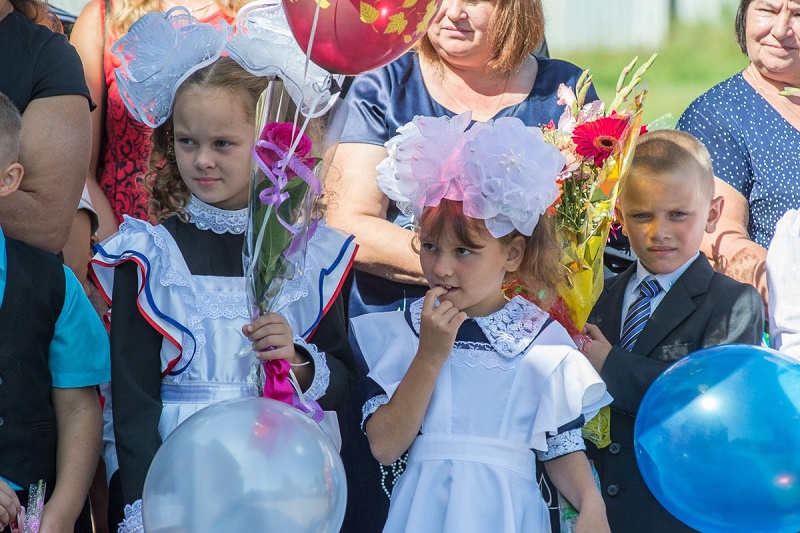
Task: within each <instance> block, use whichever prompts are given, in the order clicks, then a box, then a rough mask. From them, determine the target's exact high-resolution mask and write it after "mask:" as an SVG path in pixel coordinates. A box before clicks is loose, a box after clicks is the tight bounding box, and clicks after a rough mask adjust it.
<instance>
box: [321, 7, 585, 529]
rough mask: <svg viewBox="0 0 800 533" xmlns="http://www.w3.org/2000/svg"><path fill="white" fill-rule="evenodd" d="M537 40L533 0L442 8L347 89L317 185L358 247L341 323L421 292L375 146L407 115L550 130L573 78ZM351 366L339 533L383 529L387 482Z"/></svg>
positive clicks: (539, 22)
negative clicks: (412, 41)
mask: <svg viewBox="0 0 800 533" xmlns="http://www.w3.org/2000/svg"><path fill="white" fill-rule="evenodd" d="M543 37H544V15H543V12H542V4H541V1H540V0H533V1H532V0H467V1H465V0H444V1H443V3H442V5H441V7H440V9H439V11H438V12H437V13H436V14H435V15H434V17H433V19H432V21H431V24H430V27H429V29H428V32H427V35H426V36H424V37H423V39H422V40H421V41H420V43H418V45H417V46H416V49H415V50H414V51H412V52H409V53H408V54H406V55H404V56H402V57H401V58H399V59H398V60H397V61H395V62H393V63H391V64H389V65H387V66H385V67H382V68H380V69H378V70H375V71H373V72H369V73H366V74H363V75H361V76H358V77H357V78H356V79H355V81H354V82H353V84H352V86H351V87H350V89H349V91H348V94H347V101H348V103H349V107H350V110H349V115H348V119H347V124H346V126H345V129H344V133H343V135H342V139H341V140H342V144H340V145H339V148H338V149H337V151H336V156H335V159H334V163H333V168H332V170H331V172H330V174H329V176H328V180H327V183H326V200H327V214H328V221H329V223H330V225H332V226H335V227H339V228H341V229H343V230H345V231H347V232H349V233H352V234H354V235H355V236H356V241H357V242H358V243H359V245H360V249H359V252H358V256H357V257H356V262H355V267H356V268H355V270H356V272H355V276H354V282H353V287H352V290H351V296H350V301H349V313H350V316H358V315H361V314H363V313H369V312H378V311H385V310H396V309H402V308H404V307H405V306H406V305H407V303H408V302H410V301H412V300H415V299H417V298H419V297H421V296H422V295H424V292H425V290H426V288H427V285H426V284H425V280H424V278H423V276H422V271H421V269H420V266H419V257H418V256H417V255H416V254H415V253H414V251H413V249H412V246H411V241H412V236H413V233H412V231H411V225H412V221H411V220H408V219H407V218H405V217H404V216H403V215H402V213H400V212H399V211H398V210H397V209H396V207H395V206H394V205H393V204H390V202H389V200H388V198H387V197H386V196H385V195H384V194H383V193H382V192H380V191H379V190H378V188H377V186H376V181H375V179H376V176H377V172H376V170H375V167H376V166H377V164H378V163H379V162H380V161H381V160H383V159H384V158H385V157H386V155H387V152H386V148H384V143H385V142H386V141H388V140H389V139H390V138H391V137H392V136H394V135H395V133H396V131H397V128H398V127H400V126H402V125H403V124H406V123H407V122H410V121H411V119H412V118H413V117H414V116H415V115H427V116H451V117H452V116H454V115H456V114H459V113H462V112H464V111H467V110H471V111H472V118H473V120H476V121H488V120H491V119H495V118H499V117H505V116H515V117H519V118H521V119H522V120H523V121H524V122H525V123H526V124H528V125H530V126H538V125H540V124H544V123H547V122H549V121H551V120H553V121H558V117H559V116H560V115H561V113H562V111H563V106H561V105H559V104H558V103H557V102H558V97H557V95H556V91H557V90H558V87H559V85H560V84H561V83H564V84H566V85H569V86H572V87H574V86H575V83H576V81H577V79H578V77H579V76H580V74H581V69H579V68H578V67H576V66H575V65H572V64H570V63H567V62H565V61H560V60H552V59H547V58H542V57H536V56H534V55H533V54H532V53H533V52H534V50H536V48H537V46H539V45H540V43H541V42H542V40H543ZM592 98H596V95H594V94H592V95H590V97H589V99H592ZM357 357H358V355H357ZM360 363H361V368H360V369H359V372H360V374H361V378H362V380H361V383H360V384H359V387H358V388H357V389H356V390H355V391H354V392H353V394H352V395H351V397H352V400H351V402H350V405H349V406H348V409H347V410H346V411H345V412H344V413H341V419H340V425H341V427H342V434H343V440H344V442H343V447H342V457H343V460H344V462H345V468H346V471H347V476H348V494H349V495H350V496H349V498H348V512H347V515H346V517H345V522H344V527H343V529H342V530H343V531H345V532H359V533H360V532H372V531H380V529H381V528H382V525H383V522H384V520H385V518H386V512H387V510H388V503H389V500H388V497H387V496H388V489H390V485H391V481H392V480H391V477H392V475H391V473H389V472H385V471H384V472H383V473H382V472H381V470H380V468H379V464H378V462H377V461H375V460H374V459H373V458H372V456H371V454H370V451H369V447H368V445H367V442H366V438H364V437H363V434H362V433H361V430H360V427H359V425H360V422H361V405H362V404H363V401H364V400H365V399H366V397H367V396H366V390H365V386H366V385H365V383H364V381H365V376H366V365H365V364H364V363H363V360H362V361H361V362H360ZM382 484H383V485H384V487H382V486H381V485H382ZM384 489H386V490H384Z"/></svg>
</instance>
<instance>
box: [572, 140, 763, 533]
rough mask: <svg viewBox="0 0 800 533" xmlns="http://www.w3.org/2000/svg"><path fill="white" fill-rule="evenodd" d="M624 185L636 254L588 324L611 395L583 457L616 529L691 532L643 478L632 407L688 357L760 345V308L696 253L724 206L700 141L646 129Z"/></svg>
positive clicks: (745, 288) (751, 292) (623, 203)
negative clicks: (605, 434) (605, 428)
mask: <svg viewBox="0 0 800 533" xmlns="http://www.w3.org/2000/svg"><path fill="white" fill-rule="evenodd" d="M620 185H621V190H620V196H619V206H618V209H617V212H618V215H619V217H620V219H621V221H622V224H623V231H624V233H625V235H627V236H628V239H629V240H630V243H631V246H632V248H633V251H634V252H635V253H636V256H637V257H638V260H637V262H636V263H634V264H633V265H631V266H630V267H629V268H628V269H627V270H626V271H625V272H623V273H621V274H619V275H618V276H616V277H614V278H611V279H610V280H607V281H606V287H605V289H604V290H603V293H602V294H601V295H600V298H599V300H598V301H597V304H596V305H595V307H594V309H593V311H592V314H591V316H590V317H589V322H590V323H589V324H587V326H586V331H587V333H588V334H589V335H590V336H591V338H592V343H591V348H590V350H589V353H588V355H587V357H588V358H589V360H590V361H591V362H592V364H593V365H594V367H595V368H596V369H597V371H598V372H599V373H600V375H601V376H602V377H603V379H604V380H605V382H606V384H607V385H608V392H609V393H610V394H611V395H612V396H613V397H614V401H613V403H612V404H611V406H610V407H611V415H610V440H611V442H610V444H609V445H608V446H604V447H603V448H598V447H597V446H595V445H594V444H592V443H590V442H587V450H586V453H587V455H588V456H589V459H591V460H592V461H593V462H594V465H595V468H596V469H597V472H598V474H599V476H600V482H601V491H602V493H603V499H604V500H605V503H606V509H607V513H608V520H609V524H610V525H611V530H612V531H620V532H628V531H647V532H648V533H656V532H665V533H667V532H668V533H676V532H680V531H692V530H691V529H690V528H688V527H687V526H686V525H684V524H683V523H681V522H680V521H678V520H677V519H676V518H674V517H673V516H672V515H670V514H669V513H668V512H667V511H666V509H664V508H663V507H662V506H661V505H660V504H659V503H658V502H657V501H656V499H655V498H654V497H653V495H652V494H651V493H650V491H649V490H648V489H647V486H646V485H645V483H644V480H643V479H642V476H641V473H640V472H639V468H638V466H637V464H636V459H635V456H634V452H633V427H634V422H635V417H636V413H637V411H638V409H639V405H640V403H641V401H642V398H643V396H644V394H645V392H646V391H647V389H648V387H649V386H650V384H651V383H652V382H653V381H654V380H655V379H656V377H658V375H659V374H661V372H663V371H664V370H666V369H667V368H668V367H669V366H670V365H671V364H672V363H674V362H675V361H677V360H679V359H681V358H682V357H684V356H686V355H688V354H690V353H691V352H694V351H695V350H699V349H701V348H705V347H708V346H714V345H717V344H732V343H745V344H759V343H760V341H761V338H762V334H763V328H764V308H763V304H762V300H761V297H760V296H759V293H758V291H756V289H755V288H753V287H752V286H750V285H746V284H743V283H739V282H737V281H734V280H733V279H731V278H729V277H727V276H725V275H723V274H719V273H717V272H714V270H713V269H712V268H711V266H710V265H709V262H708V259H707V258H706V257H705V255H703V254H702V253H701V252H699V251H698V250H699V247H700V242H701V241H702V239H703V234H704V233H705V232H709V233H711V232H712V231H714V228H715V227H716V224H717V221H718V220H719V217H720V214H721V212H722V207H723V198H722V197H721V196H720V197H716V198H715V197H714V174H713V170H712V167H711V158H710V156H709V154H708V151H707V150H706V148H705V147H704V146H703V145H702V143H700V141H698V140H697V139H696V138H694V137H693V136H691V135H690V134H687V133H684V132H680V131H671V130H659V131H654V132H651V133H647V134H646V135H644V136H642V138H641V140H640V142H639V144H638V145H637V148H636V153H635V155H634V159H633V162H632V164H631V168H630V171H629V173H628V174H627V176H626V177H625V179H624V181H623V182H622V183H621V184H620ZM675 453H680V450H675ZM666 475H669V473H666ZM698 476H702V472H698ZM680 482H682V483H691V480H681V481H680Z"/></svg>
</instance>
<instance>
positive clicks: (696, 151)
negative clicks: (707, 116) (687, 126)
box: [620, 130, 714, 201]
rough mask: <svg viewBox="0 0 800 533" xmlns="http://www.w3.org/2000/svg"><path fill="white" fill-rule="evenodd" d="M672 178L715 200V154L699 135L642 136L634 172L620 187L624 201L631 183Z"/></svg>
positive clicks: (663, 133) (668, 132) (675, 132)
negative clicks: (712, 160)
mask: <svg viewBox="0 0 800 533" xmlns="http://www.w3.org/2000/svg"><path fill="white" fill-rule="evenodd" d="M639 179H661V180H663V179H671V180H676V181H679V182H681V183H682V184H683V185H690V186H691V187H692V188H696V190H697V191H698V192H700V193H701V194H702V195H703V197H704V198H705V199H707V200H709V201H710V200H711V199H712V198H713V197H714V167H713V166H712V164H711V155H710V154H709V153H708V150H707V149H706V147H705V146H704V145H703V143H702V142H700V141H699V140H698V139H697V138H696V137H695V136H693V135H691V134H689V133H686V132H685V131H678V130H656V131H652V132H649V133H646V134H644V135H642V136H641V137H640V139H639V143H638V144H637V145H636V152H635V154H634V156H633V162H632V163H631V167H630V170H629V171H628V173H627V174H626V176H625V178H624V179H623V181H622V183H621V184H620V199H623V201H624V196H625V185H626V183H628V182H630V181H631V180H639Z"/></svg>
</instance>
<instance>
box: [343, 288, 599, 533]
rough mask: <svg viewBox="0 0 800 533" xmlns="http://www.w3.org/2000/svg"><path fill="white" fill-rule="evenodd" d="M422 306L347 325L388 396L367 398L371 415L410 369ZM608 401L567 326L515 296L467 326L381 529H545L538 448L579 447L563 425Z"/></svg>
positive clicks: (551, 452)
mask: <svg viewBox="0 0 800 533" xmlns="http://www.w3.org/2000/svg"><path fill="white" fill-rule="evenodd" d="M421 309H422V300H418V301H416V302H414V303H413V304H412V305H411V306H410V308H409V310H408V311H406V312H402V311H395V312H388V313H375V314H369V315H363V316H361V317H358V318H355V319H353V320H352V323H353V332H354V334H355V337H356V339H357V341H358V344H359V346H360V347H361V349H362V351H363V353H364V357H365V359H366V361H367V364H368V365H369V368H370V372H369V377H370V378H372V379H373V380H374V381H375V382H376V383H377V384H378V385H379V386H380V387H381V388H382V389H383V391H385V395H382V394H378V395H376V396H375V397H374V398H372V399H371V400H370V401H368V402H367V404H366V405H365V408H364V415H365V417H368V416H369V415H370V414H371V413H372V412H374V411H375V410H376V409H377V408H378V407H379V406H380V405H382V404H383V403H386V402H388V401H389V398H391V396H392V394H394V391H395V390H396V389H397V386H398V385H399V383H400V380H401V379H402V378H403V376H404V375H405V373H406V371H407V370H408V367H409V365H410V364H411V361H412V360H413V358H414V356H415V354H416V351H417V347H418V345H419V325H420V313H421ZM610 402H611V397H610V396H609V395H608V393H607V392H606V387H605V384H604V383H603V381H602V380H601V378H600V376H599V375H598V374H597V372H595V370H594V369H593V368H592V366H591V365H590V364H589V362H588V361H587V359H586V358H585V357H584V356H583V354H581V353H580V352H578V351H577V350H576V349H575V345H574V343H573V342H572V340H571V339H570V337H569V335H568V334H567V332H566V331H565V330H564V328H563V327H561V326H560V325H559V324H558V323H556V322H552V321H549V320H548V316H547V314H546V313H544V312H543V311H542V310H541V309H539V308H538V307H537V306H535V305H534V304H532V303H530V302H528V301H526V300H524V299H522V298H520V297H515V298H514V299H512V300H511V301H510V302H508V303H507V304H506V305H505V307H503V309H501V310H500V311H498V312H497V313H494V314H492V315H489V316H487V317H480V318H477V319H475V320H468V321H467V322H465V323H464V325H463V326H462V327H461V329H460V330H459V333H458V336H457V338H456V343H455V346H454V349H453V352H452V353H451V355H450V358H449V359H448V361H447V362H445V364H444V365H443V366H442V369H441V370H440V372H439V376H438V379H437V382H436V387H435V389H434V392H433V396H432V398H431V401H430V404H429V406H428V409H427V412H426V414H425V417H424V419H423V422H422V428H421V434H420V435H419V436H417V438H416V439H415V441H414V444H413V445H412V446H411V449H410V451H409V457H408V464H407V466H406V470H405V472H404V473H403V474H402V475H401V476H400V480H399V481H398V483H397V485H396V486H395V487H394V490H393V492H392V500H391V507H390V510H389V518H388V520H387V523H386V526H385V529H384V531H388V532H395V531H396V532H400V531H414V532H415V533H425V532H431V533H433V532H437V533H441V532H456V531H458V532H463V531H492V532H509V533H511V532H520V531H525V532H542V533H545V532H549V531H550V525H549V517H548V511H547V507H546V505H545V503H544V501H543V499H542V496H541V494H540V493H539V488H538V485H537V481H536V475H535V470H536V465H535V458H536V457H535V455H534V453H533V452H532V451H531V450H535V451H536V452H537V454H539V456H540V457H541V458H542V459H545V460H546V459H552V458H555V457H558V456H559V455H563V454H565V453H569V452H572V451H575V450H579V449H583V443H582V441H581V439H580V438H577V435H579V433H578V432H579V430H578V429H574V430H570V431H566V432H562V433H558V430H559V428H562V427H563V426H567V425H569V424H570V423H575V421H576V420H578V421H579V420H580V419H581V415H583V417H584V418H585V419H586V420H588V419H590V418H591V417H592V416H594V415H595V414H596V413H597V411H598V410H599V409H600V407H602V406H604V405H607V404H609V403H610Z"/></svg>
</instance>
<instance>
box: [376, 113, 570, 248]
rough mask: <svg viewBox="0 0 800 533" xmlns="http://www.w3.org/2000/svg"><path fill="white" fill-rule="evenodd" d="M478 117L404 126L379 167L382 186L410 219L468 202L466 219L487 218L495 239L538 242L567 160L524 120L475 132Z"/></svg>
mask: <svg viewBox="0 0 800 533" xmlns="http://www.w3.org/2000/svg"><path fill="white" fill-rule="evenodd" d="M471 119H472V114H471V113H470V112H466V113H462V114H460V115H456V116H454V117H453V118H448V117H441V118H433V117H420V116H417V117H414V120H413V121H411V122H409V123H408V124H406V125H404V126H402V127H401V128H399V129H398V130H397V133H398V135H397V136H395V137H393V138H392V139H390V140H389V142H387V143H386V148H387V149H388V150H389V157H387V158H386V159H384V160H383V161H381V163H380V164H379V165H378V168H377V169H378V173H379V175H378V188H379V189H380V190H381V191H383V192H384V193H385V194H386V195H387V196H388V197H389V198H390V199H392V200H395V201H397V205H398V207H399V208H400V209H401V210H402V211H403V212H404V213H405V214H407V215H412V214H413V215H414V216H415V217H417V218H419V216H420V215H421V214H422V210H423V209H424V208H425V207H436V206H438V205H439V202H440V201H441V200H442V198H447V199H449V200H455V201H460V202H463V209H464V214H465V215H467V216H468V217H471V218H476V219H482V220H483V221H484V222H485V224H486V228H487V229H488V230H489V233H491V235H492V236H493V237H495V238H499V237H503V236H505V235H508V234H509V233H511V232H512V231H513V230H514V229H516V230H517V231H519V232H520V233H522V234H523V235H527V236H530V235H531V234H532V233H533V230H534V228H535V227H536V224H537V223H538V222H539V217H540V216H541V215H542V214H544V212H545V210H546V209H547V208H548V207H549V206H550V205H552V203H553V202H554V201H555V200H556V198H558V186H557V184H556V177H557V176H558V174H559V172H561V169H562V168H563V167H564V156H563V155H562V154H561V152H560V151H559V150H558V148H556V147H555V146H552V145H550V144H548V143H546V142H545V140H544V138H543V136H542V132H541V130H540V129H539V128H530V127H527V126H525V124H523V122H522V121H521V120H519V119H517V118H513V117H503V118H499V119H497V120H495V121H493V122H486V123H481V122H476V123H475V124H474V125H472V127H470V123H471Z"/></svg>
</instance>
